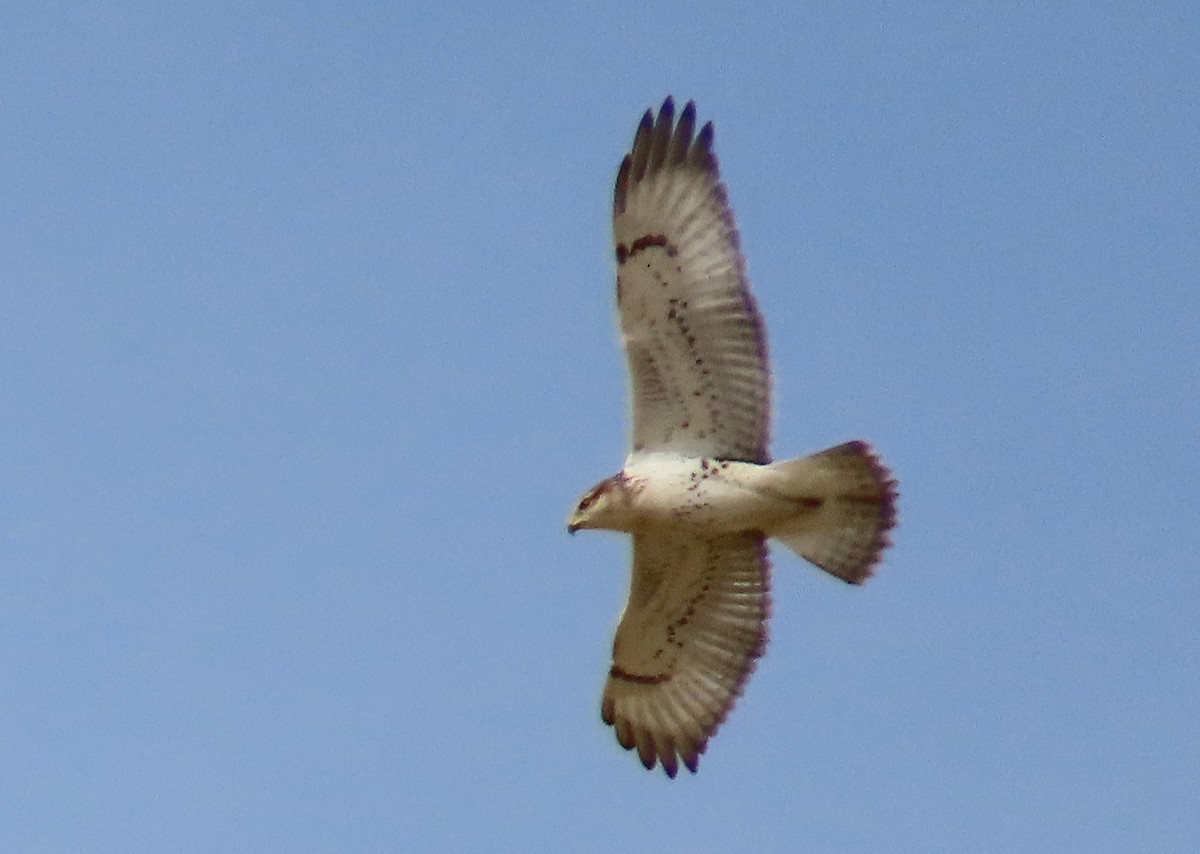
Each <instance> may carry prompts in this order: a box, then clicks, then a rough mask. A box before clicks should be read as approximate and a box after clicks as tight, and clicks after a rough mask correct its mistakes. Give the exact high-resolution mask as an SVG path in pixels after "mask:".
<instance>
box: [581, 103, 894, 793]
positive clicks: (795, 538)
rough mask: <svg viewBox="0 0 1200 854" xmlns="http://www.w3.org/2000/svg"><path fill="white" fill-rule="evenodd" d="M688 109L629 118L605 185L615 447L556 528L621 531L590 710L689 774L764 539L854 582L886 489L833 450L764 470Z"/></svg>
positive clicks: (715, 220)
mask: <svg viewBox="0 0 1200 854" xmlns="http://www.w3.org/2000/svg"><path fill="white" fill-rule="evenodd" d="M695 126H696V108H695V105H694V104H692V103H691V102H689V103H688V104H687V106H686V107H684V109H683V112H682V113H681V114H680V116H679V120H678V121H676V120H675V105H674V102H673V101H672V100H671V99H670V98H667V99H666V101H664V102H663V105H662V108H661V109H660V110H659V111H658V117H657V118H655V116H654V114H653V112H652V111H650V110H648V111H647V112H646V114H645V115H644V116H643V117H642V121H641V124H640V125H639V126H638V129H637V134H636V135H635V136H634V139H633V149H632V150H631V151H630V152H629V153H628V154H627V155H625V159H624V160H623V161H622V162H621V168H620V170H619V171H618V172H617V186H616V193H615V196H614V200H613V238H614V241H615V243H616V256H617V309H618V313H619V315H620V323H621V337H622V341H623V343H624V346H625V354H626V356H627V358H628V363H629V375H630V381H631V383H632V390H633V450H632V451H631V452H630V454H629V456H628V457H627V458H626V460H625V466H624V468H622V469H621V471H620V472H618V473H617V474H616V475H613V476H612V477H610V478H608V479H607V480H603V481H601V482H600V483H599V484H597V485H596V486H595V487H594V488H593V489H592V490H590V491H589V492H588V493H587V494H586V495H584V496H583V498H582V499H581V500H580V501H579V504H578V506H577V507H576V508H575V512H574V513H573V514H572V515H571V518H570V521H569V523H568V525H567V530H568V531H570V532H571V533H574V532H575V531H577V530H579V529H581V528H602V529H607V530H611V531H622V532H625V533H629V534H632V535H633V571H632V579H631V584H630V591H629V603H628V604H627V605H626V607H625V612H624V614H623V615H622V616H621V622H620V625H619V626H618V627H617V634H616V638H615V640H614V641H613V660H612V667H611V669H610V670H609V672H608V681H607V683H606V684H605V686H604V697H603V700H602V702H601V707H600V714H601V717H602V718H603V720H604V722H605V723H606V724H610V725H611V726H613V727H614V728H615V729H616V735H617V741H619V742H620V744H621V746H622V747H624V748H626V749H627V750H631V749H634V748H636V749H637V752H638V756H639V757H640V759H641V761H642V764H643V765H645V766H646V768H647V769H652V768H653V767H654V766H655V764H656V763H662V767H663V770H664V771H666V773H667V775H668V776H670V777H674V776H675V774H676V772H677V771H678V770H679V764H680V763H682V764H683V765H685V766H686V767H687V768H688V770H690V771H692V772H695V771H696V768H697V766H698V764H699V761H700V754H701V753H703V752H704V749H705V746H706V745H707V743H708V739H709V738H710V737H711V736H712V735H713V734H714V733H715V732H716V731H717V728H718V727H719V726H720V725H721V723H722V721H724V719H725V716H726V715H727V714H729V711H730V709H731V708H732V707H733V704H734V702H736V700H737V698H738V696H739V695H740V694H741V691H742V686H743V685H744V684H745V682H746V679H747V678H748V677H749V676H750V673H751V672H752V671H753V670H754V665H755V660H756V659H757V658H758V657H759V656H761V655H762V654H763V652H764V650H765V646H766V640H767V629H766V623H767V616H768V613H769V611H770V593H769V584H770V564H769V562H768V559H767V545H766V541H767V539H768V538H771V537H774V538H775V539H777V540H780V541H781V542H783V543H784V545H786V546H788V547H789V548H790V549H792V550H793V551H795V552H796V553H797V554H799V555H800V556H801V557H804V558H806V559H807V560H809V561H810V562H812V563H814V564H816V565H817V566H818V567H820V568H821V569H823V570H825V571H826V572H829V573H831V574H833V575H835V576H837V577H838V578H840V579H842V580H843V581H847V582H849V583H851V584H861V583H863V582H864V581H866V580H867V578H868V577H869V576H870V575H871V573H872V570H873V568H874V566H875V564H876V562H877V561H878V560H879V558H880V555H881V553H882V552H883V550H884V549H885V548H886V547H887V546H888V545H889V539H888V534H887V532H888V530H889V529H890V528H892V527H893V525H894V524H895V503H896V496H897V492H896V482H895V481H894V480H893V479H892V476H891V473H890V472H889V471H888V470H887V469H886V468H885V467H884V466H883V464H882V463H881V462H880V461H879V458H878V457H876V456H875V455H874V454H873V453H872V451H871V449H870V448H869V446H868V445H867V444H866V443H864V442H848V443H846V444H844V445H838V446H837V447H834V448H830V449H828V450H826V451H821V452H820V453H817V454H813V455H811V456H807V457H800V458H796V459H791V460H783V461H780V462H774V463H773V462H771V457H770V453H769V451H768V444H769V442H768V431H769V426H770V415H771V401H770V368H769V366H768V363H767V344H766V336H765V334H764V331H763V322H762V318H761V317H760V315H759V313H758V308H757V306H756V305H755V302H754V297H753V296H752V295H751V293H750V286H749V282H748V281H747V279H746V274H745V262H744V261H743V259H742V255H741V252H740V251H739V248H738V234H737V229H736V227H735V225H734V221H733V212H732V211H731V210H730V207H729V204H728V201H727V200H726V195H725V186H724V185H723V184H722V183H721V180H720V177H719V175H718V171H717V159H716V157H715V156H714V155H713V151H712V143H713V127H712V123H711V122H710V123H708V124H705V125H704V127H702V128H701V129H700V132H699V133H696V132H695Z"/></svg>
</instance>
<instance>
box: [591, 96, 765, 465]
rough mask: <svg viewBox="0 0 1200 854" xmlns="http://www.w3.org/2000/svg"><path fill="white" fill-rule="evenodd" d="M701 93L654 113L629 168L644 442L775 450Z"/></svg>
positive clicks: (624, 224) (625, 324) (652, 446)
mask: <svg viewBox="0 0 1200 854" xmlns="http://www.w3.org/2000/svg"><path fill="white" fill-rule="evenodd" d="M695 124H696V108H695V105H694V104H692V103H691V102H690V101H689V102H688V104H687V106H686V107H684V110H683V113H682V114H681V115H680V116H679V121H678V123H676V122H675V105H674V103H673V102H672V100H671V99H670V98H667V100H666V101H665V102H663V105H662V109H660V110H659V112H658V118H657V119H655V118H654V115H653V113H651V112H650V111H647V112H646V114H645V116H643V117H642V122H641V125H640V126H639V127H638V130H637V135H636V136H635V137H634V140H633V148H632V150H631V151H630V152H629V154H627V155H626V156H625V159H624V161H623V162H622V163H621V168H620V171H619V172H618V173H617V186H616V193H615V196H614V200H613V238H614V241H615V243H616V253H617V307H618V310H619V313H620V319H621V333H622V337H623V339H624V344H625V352H626V356H627V357H628V360H629V373H630V377H631V381H632V385H633V449H634V451H635V452H636V451H643V450H645V451H651V450H672V451H680V452H682V453H685V454H688V455H694V456H713V457H720V458H723V459H734V460H744V461H746V462H767V461H768V459H769V452H768V443H769V430H770V423H769V422H770V370H769V368H768V365H767V345H766V337H765V334H764V332H763V325H762V320H761V318H760V317H759V314H758V308H757V307H756V305H755V303H754V298H753V296H751V294H750V287H749V283H748V282H747V280H746V276H745V269H744V268H745V263H744V261H743V259H742V255H741V251H740V250H739V248H738V234H737V228H736V226H735V225H734V221H733V212H732V211H731V210H730V208H729V204H728V202H727V200H726V197H725V186H724V185H723V184H722V183H721V181H720V177H719V175H718V172H717V158H716V157H715V156H714V155H713V152H712V140H713V129H712V123H711V122H710V123H708V124H706V125H704V127H703V128H701V129H700V132H699V133H698V134H696V133H694V131H695Z"/></svg>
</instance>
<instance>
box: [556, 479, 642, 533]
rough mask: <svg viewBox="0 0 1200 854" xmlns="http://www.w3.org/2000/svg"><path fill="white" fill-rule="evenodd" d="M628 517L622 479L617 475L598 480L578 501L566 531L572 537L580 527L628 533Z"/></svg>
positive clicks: (626, 499)
mask: <svg viewBox="0 0 1200 854" xmlns="http://www.w3.org/2000/svg"><path fill="white" fill-rule="evenodd" d="M630 515H631V514H630V508H629V494H628V491H627V489H626V484H625V476H624V475H623V474H616V475H613V476H612V477H610V478H606V479H604V480H602V481H600V482H599V483H598V484H596V485H595V486H593V487H592V488H591V489H589V490H588V492H587V494H586V495H584V496H583V498H581V499H579V504H577V505H576V506H575V512H574V513H572V514H571V518H570V519H569V520H567V532H568V533H571V534H574V533H575V532H576V531H578V530H579V529H581V528H604V529H605V530H609V531H628V530H629V522H630V518H629V517H630Z"/></svg>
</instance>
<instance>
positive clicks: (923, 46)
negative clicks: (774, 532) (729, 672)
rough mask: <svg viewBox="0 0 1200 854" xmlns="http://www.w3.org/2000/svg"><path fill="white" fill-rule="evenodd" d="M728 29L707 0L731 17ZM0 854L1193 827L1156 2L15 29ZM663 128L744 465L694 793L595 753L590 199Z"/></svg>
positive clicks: (114, 9) (152, 18)
mask: <svg viewBox="0 0 1200 854" xmlns="http://www.w3.org/2000/svg"><path fill="white" fill-rule="evenodd" d="M735 5H736V8H735ZM0 31H2V32H3V36H0V39H2V42H3V46H4V49H3V50H2V51H0V197H2V198H3V204H0V258H3V275H2V277H0V360H2V361H0V364H2V365H3V370H2V371H0V411H2V412H3V422H4V427H3V429H2V430H0V483H2V484H3V499H0V685H2V686H3V689H2V691H0V697H2V700H0V764H2V765H3V767H4V774H3V775H0V812H2V813H3V815H0V847H2V848H4V849H5V850H13V851H17V850H21V851H85V850H86V851H94V852H110V851H111V852H131V851H179V852H190V851H222V852H227V851H385V850H387V851H394V850H406V849H408V850H417V849H420V850H495V851H501V850H512V851H529V850H539V849H541V850H574V851H614V850H622V851H650V850H695V851H726V850H735V849H741V850H764V851H765V850H805V851H813V852H820V851H847V850H874V851H904V852H907V851H912V852H928V851H956V852H975V851H978V852H997V851H1023V852H1027V851H1071V850H1074V851H1089V852H1100V851H1132V850H1146V851H1151V850H1153V851H1161V852H1171V851H1179V852H1183V851H1195V850H1197V848H1200V819H1198V818H1197V816H1198V815H1200V734H1198V733H1197V728H1196V721H1197V720H1198V719H1200V679H1198V678H1197V667H1198V664H1197V662H1198V661H1200V621H1198V618H1197V612H1198V607H1200V573H1198V571H1197V570H1198V569H1200V567H1198V555H1200V490H1198V489H1197V482H1198V481H1200V333H1198V331H1197V330H1198V329H1200V155H1198V152H1200V105H1198V103H1197V102H1198V99H1200V95H1198V94H1197V93H1198V92H1200V60H1198V58H1197V57H1198V54H1197V52H1196V45H1197V44H1200V11H1197V7H1196V6H1195V4H1194V3H1190V2H1178V3H1162V4H1156V7H1155V8H1154V9H1150V8H1149V7H1148V6H1147V7H1144V8H1143V7H1140V4H1122V3H1086V4H1085V3H1075V4H1070V3H1068V4H1043V3H1008V4H964V3H957V4H933V3H911V4H892V3H837V4H833V3H829V4H801V3H745V4H724V3H722V4H707V5H706V4H698V5H688V4H679V3H671V2H667V3H659V4H654V6H653V8H646V7H645V6H644V5H643V4H632V3H612V4H561V5H557V6H538V5H536V4H525V3H518V4H478V5H459V4H448V5H446V6H444V7H443V8H441V9H440V10H438V11H432V10H430V9H421V8H414V7H407V6H404V5H403V4H371V3H351V4H345V3H343V4H336V5H334V4H307V5H305V6H303V7H302V8H301V7H298V6H297V4H293V3H287V4H285V3H251V4H241V3H239V4H233V3H209V4H196V6H195V7H191V6H189V5H187V4H175V5H167V4H149V3H140V4H139V3H122V2H116V3H106V4H96V3H88V4H85V3H54V2H49V3H41V4H26V5H25V7H24V8H23V9H22V10H17V11H14V10H13V9H9V10H7V11H5V12H4V13H2V15H0ZM668 93H669V94H673V95H675V96H676V97H677V98H678V99H679V100H680V101H683V100H686V99H689V98H693V99H695V100H696V101H697V104H698V107H699V113H700V116H701V118H702V119H712V120H713V121H714V122H715V123H716V126H717V138H716V145H717V152H718V155H719V157H720V159H721V166H722V170H723V174H724V176H725V179H726V181H727V183H728V185H729V192H730V197H731V200H732V202H733V205H734V207H735V210H736V212H737V215H738V222H739V226H740V228H741V231H742V235H743V244H744V248H745V250H746V253H747V255H748V259H749V269H750V274H751V278H752V281H753V284H754V287H755V290H756V293H757V295H758V298H759V302H760V305H761V306H762V308H763V311H764V314H765V317H766V321H767V326H768V330H769V334H770V344H771V353H772V356H773V360H774V367H775V374H776V381H775V391H776V399H777V418H776V429H775V442H774V448H775V453H776V455H777V456H792V455H797V454H802V453H807V452H810V451H815V450H818V449H820V448H823V447H826V446H828V445H832V444H836V443H838V442H841V441H844V440H847V439H851V438H865V439H868V440H870V441H871V442H872V443H874V445H875V446H876V447H877V448H878V450H879V451H880V453H881V454H882V455H883V456H884V458H885V459H886V461H887V462H888V463H889V464H890V465H891V466H892V468H893V469H894V470H895V473H896V475H897V477H898V478H899V480H900V483H901V501H900V511H901V517H902V523H901V526H900V528H899V529H898V530H897V532H896V536H895V541H896V544H895V547H894V549H893V550H892V551H890V552H889V554H888V558H887V561H886V563H885V565H884V566H883V568H882V570H881V571H880V573H879V574H878V576H877V577H876V578H875V579H874V580H873V581H872V582H871V583H870V584H869V585H867V586H866V587H865V588H863V589H850V588H847V587H845V586H843V585H840V584H838V583H836V582H834V581H831V580H830V579H827V578H825V577H823V576H822V575H821V574H820V573H818V572H816V571H815V570H813V569H812V568H810V567H808V566H807V565H804V564H803V563H802V562H801V561H799V560H798V559H796V558H794V557H793V556H792V555H790V554H788V553H786V552H784V551H782V550H777V551H776V561H775V604H774V619H773V622H772V626H771V643H770V646H769V649H768V653H767V656H766V658H765V659H764V660H763V661H762V662H761V664H760V667H759V670H758V672H757V674H756V675H755V676H754V678H753V679H752V680H751V682H750V684H749V686H748V689H747V692H746V695H745V696H744V697H743V699H742V701H741V702H740V703H739V705H738V707H737V709H736V710H735V711H734V713H733V715H732V716H731V717H730V719H729V720H728V722H727V723H726V725H725V726H724V728H723V729H722V731H721V732H720V734H719V735H718V736H717V737H716V738H715V739H714V740H713V741H712V742H711V744H710V746H709V751H708V753H707V754H706V756H705V757H704V760H703V762H702V764H701V769H700V773H699V774H698V775H696V776H695V777H692V776H691V775H684V776H683V777H681V778H679V779H677V780H675V781H669V780H667V779H666V778H665V777H663V776H662V774H661V773H656V774H648V773H646V772H645V771H643V770H642V769H641V767H640V766H639V765H638V764H637V763H636V761H635V759H634V758H633V757H632V756H631V755H629V754H626V753H625V752H624V751H622V750H620V749H619V747H618V746H617V745H616V742H615V740H614V738H613V736H612V733H611V731H609V730H608V729H607V728H605V727H604V726H603V725H602V724H601V723H600V721H599V714H598V704H599V695H600V689H601V686H602V683H603V678H604V675H605V673H606V669H607V666H608V653H609V645H610V642H611V633H612V629H613V627H614V626H615V622H616V619H617V615H618V614H619V612H620V609H621V606H622V603H623V598H624V595H625V591H626V587H627V584H628V568H627V565H628V545H627V543H626V542H625V541H624V540H623V539H622V538H620V537H618V536H615V535H603V534H593V535H580V536H578V537H575V538H569V537H568V536H567V535H566V533H565V530H564V524H565V519H566V514H567V512H568V511H569V509H570V508H571V506H572V505H573V503H574V502H575V500H576V499H577V497H578V495H579V494H580V493H581V492H582V491H584V490H585V489H586V488H588V487H589V486H591V485H592V484H593V483H594V482H595V481H596V480H598V479H600V478H601V477H604V476H607V475H608V474H611V473H612V472H614V471H615V470H616V469H617V468H618V467H619V465H620V463H621V460H622V458H623V454H624V452H625V441H626V431H627V423H626V406H627V402H626V379H625V373H624V364H623V362H622V358H621V354H620V351H619V349H618V347H617V343H616V337H615V334H614V318H613V316H612V313H613V285H612V281H613V264H612V259H611V245H610V237H609V213H610V204H611V188H612V180H613V177H614V175H615V173H616V167H617V164H618V162H619V159H620V157H621V155H622V153H623V152H624V150H625V148H626V146H627V145H628V144H629V142H630V140H631V138H632V134H633V130H634V128H635V126H636V123H637V120H638V118H639V117H640V115H641V113H642V111H643V110H644V109H646V108H647V107H650V106H655V105H657V104H658V103H659V102H660V101H661V100H662V98H663V96H664V95H666V94H668Z"/></svg>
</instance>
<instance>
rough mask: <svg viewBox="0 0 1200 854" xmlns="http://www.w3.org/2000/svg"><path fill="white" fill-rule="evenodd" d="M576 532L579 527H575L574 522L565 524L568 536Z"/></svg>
mask: <svg viewBox="0 0 1200 854" xmlns="http://www.w3.org/2000/svg"><path fill="white" fill-rule="evenodd" d="M578 530H579V526H578V525H576V524H575V523H574V522H570V523H568V524H567V533H568V534H574V533H575V532H576V531H578Z"/></svg>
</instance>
